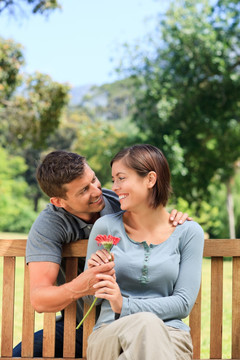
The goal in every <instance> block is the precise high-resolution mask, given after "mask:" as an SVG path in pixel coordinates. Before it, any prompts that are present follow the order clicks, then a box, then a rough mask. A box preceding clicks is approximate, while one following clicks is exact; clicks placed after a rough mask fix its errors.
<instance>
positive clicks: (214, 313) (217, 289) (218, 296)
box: [210, 257, 223, 359]
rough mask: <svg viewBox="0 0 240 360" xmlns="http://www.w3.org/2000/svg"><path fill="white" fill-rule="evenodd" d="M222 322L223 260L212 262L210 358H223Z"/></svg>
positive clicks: (215, 258) (213, 258)
mask: <svg viewBox="0 0 240 360" xmlns="http://www.w3.org/2000/svg"><path fill="white" fill-rule="evenodd" d="M222 320H223V258H222V257H212V260H211V322H210V324H211V328H210V357H211V358H213V359H221V358H222Z"/></svg>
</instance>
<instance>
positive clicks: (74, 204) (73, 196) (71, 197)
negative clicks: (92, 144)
mask: <svg viewBox="0 0 240 360" xmlns="http://www.w3.org/2000/svg"><path fill="white" fill-rule="evenodd" d="M64 187H65V189H66V190H67V191H66V199H62V198H51V202H52V203H53V204H54V205H56V206H59V207H62V208H64V209H65V210H67V211H68V212H70V213H71V214H73V215H76V216H78V217H79V218H81V219H83V220H85V221H89V222H90V221H92V219H95V218H96V215H97V214H98V213H99V212H100V211H101V210H102V209H103V208H104V206H105V203H104V199H103V195H102V189H101V184H100V182H99V180H98V178H97V177H96V175H95V173H94V172H93V170H92V169H91V168H90V167H89V166H88V165H87V164H86V165H85V171H84V174H83V176H82V177H81V178H77V179H75V180H73V181H71V182H70V183H68V184H65V185H64ZM54 199H57V201H58V203H56V201H55V200H54Z"/></svg>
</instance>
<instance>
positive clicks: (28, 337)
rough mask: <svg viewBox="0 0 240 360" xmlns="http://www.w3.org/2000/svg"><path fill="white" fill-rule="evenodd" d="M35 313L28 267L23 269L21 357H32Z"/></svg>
mask: <svg viewBox="0 0 240 360" xmlns="http://www.w3.org/2000/svg"><path fill="white" fill-rule="evenodd" d="M34 320H35V311H34V309H33V307H32V305H31V302H30V281H29V272H28V266H27V265H26V264H25V268H24V294H23V321H22V357H32V356H33V346H34V343H33V341H34V323H35V321H34Z"/></svg>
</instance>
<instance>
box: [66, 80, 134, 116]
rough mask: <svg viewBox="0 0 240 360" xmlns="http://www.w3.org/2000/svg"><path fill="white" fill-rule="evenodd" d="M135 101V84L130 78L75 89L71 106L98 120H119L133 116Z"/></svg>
mask: <svg viewBox="0 0 240 360" xmlns="http://www.w3.org/2000/svg"><path fill="white" fill-rule="evenodd" d="M134 99H135V98H134V83H133V80H132V79H131V78H128V79H124V80H119V81H115V82H113V83H110V84H104V85H101V86H96V85H84V86H78V87H75V88H73V89H72V91H71V101H70V106H73V107H75V106H77V107H82V108H84V109H86V110H87V111H90V112H91V113H93V114H94V116H96V117H98V118H103V119H106V120H117V119H120V118H126V117H128V116H129V115H130V114H131V112H132V110H133V105H134Z"/></svg>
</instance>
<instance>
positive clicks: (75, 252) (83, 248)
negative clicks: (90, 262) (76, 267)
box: [62, 239, 88, 257]
mask: <svg viewBox="0 0 240 360" xmlns="http://www.w3.org/2000/svg"><path fill="white" fill-rule="evenodd" d="M87 245H88V240H86V239H84V240H78V241H76V242H71V243H69V244H65V245H63V251H62V254H63V257H86V255H87Z"/></svg>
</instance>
